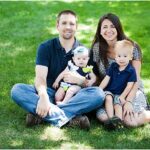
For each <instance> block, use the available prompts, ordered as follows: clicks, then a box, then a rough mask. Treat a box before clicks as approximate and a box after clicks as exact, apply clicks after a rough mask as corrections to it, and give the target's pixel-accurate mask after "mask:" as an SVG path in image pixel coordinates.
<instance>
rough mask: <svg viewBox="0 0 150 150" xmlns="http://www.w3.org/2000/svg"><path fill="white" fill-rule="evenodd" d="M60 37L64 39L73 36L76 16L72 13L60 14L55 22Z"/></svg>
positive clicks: (75, 27)
mask: <svg viewBox="0 0 150 150" xmlns="http://www.w3.org/2000/svg"><path fill="white" fill-rule="evenodd" d="M57 29H58V31H59V35H60V37H62V38H63V39H65V40H69V39H71V38H74V35H75V32H76V30H77V24H76V17H75V16H73V15H72V14H62V15H61V16H60V18H59V21H58V22H57Z"/></svg>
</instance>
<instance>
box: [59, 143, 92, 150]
mask: <svg viewBox="0 0 150 150" xmlns="http://www.w3.org/2000/svg"><path fill="white" fill-rule="evenodd" d="M60 149H64V150H66V149H93V148H92V147H91V146H87V145H85V144H83V143H75V142H64V143H62V144H61V146H60Z"/></svg>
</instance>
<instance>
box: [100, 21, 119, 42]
mask: <svg viewBox="0 0 150 150" xmlns="http://www.w3.org/2000/svg"><path fill="white" fill-rule="evenodd" d="M100 34H101V35H102V37H103V38H104V39H105V40H106V41H108V42H109V41H114V40H117V30H116V28H115V26H114V25H113V23H112V22H111V21H110V20H108V19H105V20H104V21H103V22H102V25H101V33H100Z"/></svg>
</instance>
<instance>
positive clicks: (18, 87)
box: [11, 83, 23, 101]
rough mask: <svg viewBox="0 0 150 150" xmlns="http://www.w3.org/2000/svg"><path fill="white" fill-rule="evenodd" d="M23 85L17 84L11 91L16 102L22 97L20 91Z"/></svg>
mask: <svg viewBox="0 0 150 150" xmlns="http://www.w3.org/2000/svg"><path fill="white" fill-rule="evenodd" d="M22 86H23V84H21V83H17V84H15V85H14V86H13V87H12V89H11V98H12V99H13V100H14V101H17V100H18V97H19V96H20V90H21V88H22Z"/></svg>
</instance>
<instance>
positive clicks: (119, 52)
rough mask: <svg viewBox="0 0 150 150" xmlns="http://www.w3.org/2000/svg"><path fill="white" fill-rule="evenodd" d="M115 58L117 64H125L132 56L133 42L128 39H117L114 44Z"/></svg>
mask: <svg viewBox="0 0 150 150" xmlns="http://www.w3.org/2000/svg"><path fill="white" fill-rule="evenodd" d="M115 53H116V56H115V60H116V62H117V64H118V65H119V66H126V65H127V64H128V63H129V61H130V60H132V56H133V43H132V42H130V41H128V40H122V41H118V42H116V44H115Z"/></svg>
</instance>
